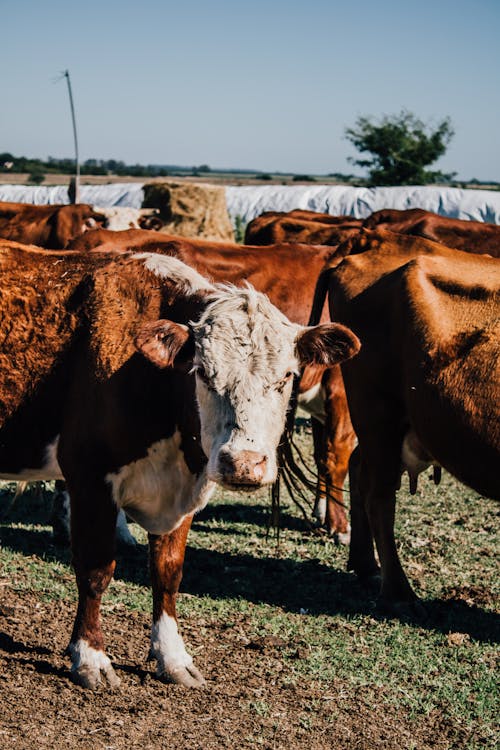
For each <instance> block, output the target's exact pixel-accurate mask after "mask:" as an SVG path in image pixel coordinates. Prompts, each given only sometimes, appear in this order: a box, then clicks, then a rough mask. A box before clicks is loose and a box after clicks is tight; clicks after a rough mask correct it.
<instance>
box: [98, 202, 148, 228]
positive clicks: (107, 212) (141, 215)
mask: <svg viewBox="0 0 500 750" xmlns="http://www.w3.org/2000/svg"><path fill="white" fill-rule="evenodd" d="M94 209H95V210H96V211H98V212H99V213H100V214H102V215H103V217H104V227H105V229H110V230H112V231H113V232H120V231H123V230H125V229H155V230H158V229H159V227H161V226H162V222H161V221H160V219H159V218H158V217H157V213H158V211H157V209H155V208H129V207H128V206H111V207H105V208H101V207H99V208H96V207H95V206H94Z"/></svg>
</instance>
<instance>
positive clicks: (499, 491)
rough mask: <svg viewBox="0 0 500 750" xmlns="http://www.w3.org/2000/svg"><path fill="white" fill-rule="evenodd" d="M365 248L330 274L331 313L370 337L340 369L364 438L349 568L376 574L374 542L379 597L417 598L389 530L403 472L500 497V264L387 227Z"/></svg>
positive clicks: (354, 471) (353, 476) (356, 466)
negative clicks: (435, 470)
mask: <svg viewBox="0 0 500 750" xmlns="http://www.w3.org/2000/svg"><path fill="white" fill-rule="evenodd" d="M367 234H368V233H367ZM384 236H385V239H384ZM364 250H365V252H364V253H360V254H358V255H351V256H350V257H348V258H346V259H345V260H343V261H342V263H341V264H340V265H339V266H338V267H337V268H336V269H334V270H333V271H332V272H331V273H330V275H329V300H330V312H331V316H332V319H334V320H337V321H341V322H343V323H344V324H346V325H349V326H350V327H352V330H354V331H355V333H357V335H358V336H359V337H360V339H361V340H362V342H363V347H362V350H361V354H360V356H359V357H358V358H357V360H356V361H353V362H352V364H348V363H346V365H345V366H343V367H342V372H343V376H344V382H345V386H346V390H347V396H348V401H349V408H350V412H351V417H352V422H353V425H354V428H355V430H356V434H357V436H358V440H359V447H358V449H356V451H355V452H354V454H353V457H352V459H351V471H350V486H351V523H352V531H351V534H352V535H351V550H350V557H349V567H350V568H351V569H353V570H355V571H356V572H357V573H358V574H359V575H361V576H367V575H371V574H373V573H374V572H376V571H377V564H376V561H375V557H374V551H373V538H374V539H375V543H376V546H377V550H378V554H379V558H380V563H381V568H382V587H381V594H382V596H383V598H385V599H386V600H389V601H391V602H411V601H412V600H413V599H414V594H413V591H412V589H411V587H410V585H409V583H408V580H407V578H406V576H405V574H404V572H403V569H402V567H401V564H400V562H399V558H398V554H397V550H396V544H395V540H394V529H393V526H394V514H395V494H396V490H397V489H398V487H399V485H400V478H401V473H402V471H404V470H407V471H408V473H409V474H410V486H411V488H412V491H415V489H416V481H417V476H418V473H419V472H420V471H423V470H424V469H425V468H427V467H428V466H429V465H431V464H435V465H436V464H437V465H440V466H443V467H444V468H445V469H447V470H448V471H449V472H450V473H452V474H453V475H454V476H456V477H457V478H458V479H459V480H460V481H462V482H464V483H465V484H467V485H469V486H471V487H473V488H474V489H476V490H477V491H478V492H480V493H482V494H484V495H487V496H490V497H495V498H500V483H499V480H498V466H499V465H500V420H499V416H500V414H499V401H498V394H499V392H500V324H499V320H500V318H499V313H500V309H499V308H500V263H499V262H498V261H497V260H496V259H493V258H485V257H482V256H476V255H472V254H466V253H461V252H459V251H454V250H451V249H448V248H446V247H443V246H441V245H438V244H437V243H433V242H429V241H427V240H423V239H421V238H417V237H405V236H402V235H394V234H392V236H391V233H382V232H380V233H376V234H375V235H374V239H373V243H372V245H371V249H370V243H369V242H367V241H366V237H365V241H364ZM323 278H325V277H323Z"/></svg>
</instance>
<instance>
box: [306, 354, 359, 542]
mask: <svg viewBox="0 0 500 750" xmlns="http://www.w3.org/2000/svg"><path fill="white" fill-rule="evenodd" d="M322 384H323V389H324V392H325V424H324V425H323V424H321V423H320V422H319V421H317V420H315V419H312V427H313V439H314V458H315V461H316V466H317V468H318V484H317V490H316V503H315V506H314V516H315V517H316V518H317V519H318V521H319V522H320V523H321V524H322V525H325V526H326V529H327V531H328V534H329V536H332V537H333V538H334V539H335V541H336V542H340V543H341V544H348V543H349V538H350V529H349V522H348V520H347V514H346V510H345V505H346V503H345V493H344V492H343V487H344V483H345V479H346V476H347V471H348V465H349V457H350V455H351V453H352V451H353V449H354V446H355V444H356V435H355V433H354V429H353V426H352V423H351V418H350V415H349V408H348V406H347V398H346V393H345V388H344V382H343V380H342V375H341V372H340V368H339V367H333V368H329V369H328V370H327V371H326V372H325V374H324V376H323V381H322Z"/></svg>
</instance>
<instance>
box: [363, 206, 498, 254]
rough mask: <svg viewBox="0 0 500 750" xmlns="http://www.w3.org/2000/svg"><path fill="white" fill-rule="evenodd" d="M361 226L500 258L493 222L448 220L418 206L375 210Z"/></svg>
mask: <svg viewBox="0 0 500 750" xmlns="http://www.w3.org/2000/svg"><path fill="white" fill-rule="evenodd" d="M363 226H364V227H365V228H366V229H386V230H389V231H391V232H397V233H399V234H412V235H416V236H419V237H425V238H426V239H428V240H433V241H434V242H440V243H441V244H443V245H446V246H447V247H452V248H454V249H455V250H463V251H465V252H467V253H479V254H481V255H482V254H485V255H486V254H487V255H491V256H492V257H494V258H498V257H500V226H497V225H496V224H487V223H484V222H481V221H464V220H463V219H451V218H449V217H447V216H439V215H438V214H434V213H431V212H430V211H424V210H423V209H421V208H413V209H409V210H407V211H398V210H396V209H384V210H382V211H375V213H373V214H372V215H371V216H369V217H368V218H367V219H366V220H365V222H364V223H363Z"/></svg>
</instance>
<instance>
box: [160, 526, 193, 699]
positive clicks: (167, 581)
mask: <svg viewBox="0 0 500 750" xmlns="http://www.w3.org/2000/svg"><path fill="white" fill-rule="evenodd" d="M191 521H192V516H186V517H185V518H184V520H183V522H182V523H181V525H180V526H178V528H177V529H175V530H174V531H172V532H171V533H170V534H163V535H162V536H156V535H154V534H149V555H150V568H151V584H152V589H153V626H152V629H151V652H150V653H151V655H152V656H153V658H155V659H156V662H157V670H156V671H157V675H158V676H159V677H163V678H167V679H169V680H171V681H172V682H177V683H179V684H180V685H184V686H185V687H201V686H202V685H204V683H205V680H204V678H203V675H202V674H201V672H199V670H198V669H197V668H196V667H195V666H194V664H193V659H192V657H191V656H190V655H189V654H188V652H187V651H186V647H185V646H184V641H183V640H182V637H181V635H180V634H179V629H178V627H177V616H176V610H175V603H176V599H177V594H178V592H179V586H180V583H181V579H182V566H183V563H184V553H185V549H186V540H187V535H188V532H189V529H190V527H191Z"/></svg>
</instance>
